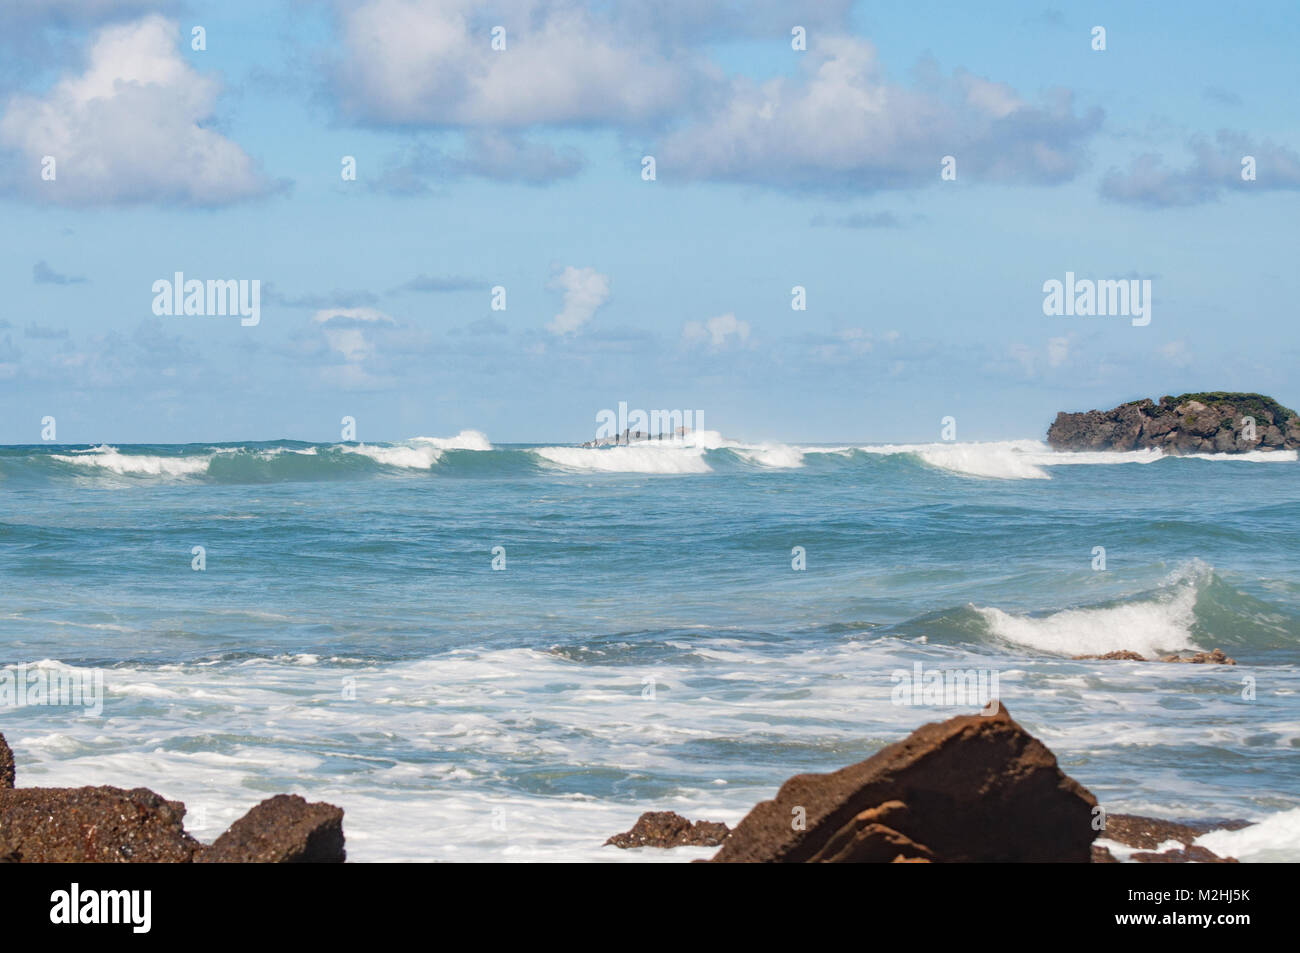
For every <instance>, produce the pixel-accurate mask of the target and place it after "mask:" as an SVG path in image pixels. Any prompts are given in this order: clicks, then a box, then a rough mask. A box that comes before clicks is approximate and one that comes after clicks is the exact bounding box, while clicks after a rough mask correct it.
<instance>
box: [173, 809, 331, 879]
mask: <svg viewBox="0 0 1300 953" xmlns="http://www.w3.org/2000/svg"><path fill="white" fill-rule="evenodd" d="M346 859H347V853H346V851H344V849H343V809H342V808H339V807H335V806H334V805H333V804H324V803H317V804H308V803H307V801H306V800H304V799H303V798H301V797H299V796H298V795H296V794H277V795H276V796H275V797H272V798H267V799H266V800H265V801H263V802H262V803H261V804H258V805H257V806H256V807H254V808H253V809H252V810H250V811H249V812H248V813H247V814H245V815H244V816H243V817H241V818H240V819H239V820H237V821H235V823H233V824H231V825H230V829H229V830H228V831H226V832H225V833H224V834H222V835H221V836H220V837H218V838H217V839H216V841H215V842H214V843H213V845H212V846H211V847H209V848H207V849H206V850H204V851H203V852H202V853H201V854H199V855H198V856H197V857H195V858H194V860H195V862H196V863H204V864H254V863H261V864H341V863H343V861H344V860H346Z"/></svg>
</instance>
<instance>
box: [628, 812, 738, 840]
mask: <svg viewBox="0 0 1300 953" xmlns="http://www.w3.org/2000/svg"><path fill="white" fill-rule="evenodd" d="M730 833H731V829H730V828H729V827H727V825H726V824H723V823H720V822H718V821H696V822H695V823H694V824H692V823H691V822H690V821H689V820H687V819H686V818H684V817H682V816H681V815H680V814H678V813H676V812H674V811H646V812H645V813H644V814H642V815H641V816H640V817H638V818H637V819H636V823H635V824H633V825H632V829H631V830H629V831H624V832H623V833H622V834H615V835H614V836H613V837H611V838H609V840H607V841H605V844H606V845H609V844H613V845H614V846H615V847H623V848H628V847H717V846H718V845H719V844H721V843H722V842H723V841H724V840H726V839H727V835H728V834H730Z"/></svg>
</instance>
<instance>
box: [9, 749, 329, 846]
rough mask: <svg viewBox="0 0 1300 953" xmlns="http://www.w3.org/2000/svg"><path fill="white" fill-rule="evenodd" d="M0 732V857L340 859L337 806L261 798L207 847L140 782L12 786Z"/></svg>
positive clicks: (175, 810)
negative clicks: (131, 785)
mask: <svg viewBox="0 0 1300 953" xmlns="http://www.w3.org/2000/svg"><path fill="white" fill-rule="evenodd" d="M13 783H14V762H13V752H12V751H10V749H9V746H8V744H6V742H5V738H4V735H2V734H0V863H182V864H183V863H189V862H192V861H194V862H198V861H202V862H207V863H330V862H341V861H343V860H344V859H345V857H346V854H345V853H344V849H343V810H342V809H341V808H337V807H334V806H333V805H332V804H308V803H307V802H306V801H305V800H303V799H302V798H300V797H298V796H297V795H285V794H280V795H277V796H276V797H273V798H270V799H269V800H266V801H263V802H262V803H261V804H259V805H257V806H256V807H254V808H253V809H252V810H251V811H249V812H248V813H247V814H245V815H244V816H243V817H242V818H240V819H239V820H238V821H236V822H235V823H234V824H232V825H231V827H230V830H228V831H226V833H224V834H222V835H221V837H219V838H217V841H216V843H214V844H213V845H212V846H211V847H204V846H203V845H202V844H201V843H199V842H198V841H197V840H195V839H194V838H193V837H191V836H190V835H189V834H187V833H186V832H185V825H184V819H185V805H184V804H182V803H181V802H180V801H169V800H167V799H166V798H164V797H162V796H161V795H158V794H155V793H154V792H153V791H150V790H149V789H147V788H135V789H133V790H130V791H127V790H124V789H122V788H114V787H84V788H15V787H13Z"/></svg>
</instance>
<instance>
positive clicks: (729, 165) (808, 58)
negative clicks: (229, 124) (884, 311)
mask: <svg viewBox="0 0 1300 953" xmlns="http://www.w3.org/2000/svg"><path fill="white" fill-rule="evenodd" d="M804 57H805V58H804V59H803V61H802V62H803V67H804V71H803V75H802V77H799V78H791V77H778V78H776V79H772V80H769V81H767V82H765V83H762V84H756V83H754V82H753V81H752V80H749V79H745V78H740V79H737V80H735V81H734V82H733V84H732V87H731V90H730V93H729V95H727V96H726V97H724V98H723V99H722V101H721V102H720V104H719V105H718V106H717V107H716V108H715V109H714V110H713V112H712V113H711V114H710V115H708V116H707V117H706V118H705V119H703V120H702V121H700V122H697V123H694V124H692V125H688V126H685V127H683V128H681V129H678V130H677V131H675V132H674V133H672V134H670V135H669V136H668V137H667V138H666V140H665V141H664V143H663V144H662V146H661V148H660V149H659V150H658V160H659V162H658V167H659V175H660V177H661V178H662V177H666V176H669V175H679V176H687V177H695V178H709V179H727V180H734V181H745V182H761V183H765V184H774V185H779V186H787V187H805V188H853V189H862V190H870V189H888V188H912V187H916V186H919V185H928V184H930V183H938V182H939V181H940V179H939V164H940V159H941V158H942V157H943V156H945V155H953V156H955V157H956V159H957V174H958V178H959V179H961V178H963V177H972V178H976V179H978V180H983V181H988V180H999V181H1010V182H1020V183H1050V182H1059V181H1064V180H1067V179H1070V178H1072V177H1073V176H1074V175H1075V173H1076V172H1077V171H1078V169H1079V167H1080V165H1081V161H1082V157H1081V154H1080V153H1081V150H1082V144H1083V142H1084V140H1085V139H1086V138H1087V137H1088V136H1089V135H1090V134H1091V133H1092V132H1093V131H1095V129H1096V128H1097V126H1098V125H1099V124H1100V121H1101V114H1100V111H1094V112H1093V113H1091V114H1089V115H1088V116H1087V117H1084V118H1078V117H1076V116H1074V115H1073V112H1072V104H1071V102H1070V98H1069V96H1068V94H1058V95H1057V96H1056V97H1055V99H1054V101H1053V102H1051V103H1049V104H1048V105H1046V106H1042V107H1039V106H1033V105H1031V104H1029V103H1027V102H1025V101H1024V100H1023V99H1021V97H1020V96H1019V95H1018V94H1017V93H1016V92H1015V90H1013V89H1012V88H1011V87H1010V86H1007V85H1006V84H1003V83H994V82H991V81H989V80H986V79H981V78H979V77H976V76H973V75H971V74H969V73H966V72H964V71H958V72H956V73H955V74H954V75H953V76H952V77H951V78H944V77H941V76H939V75H938V73H937V71H935V70H934V69H933V67H928V68H927V69H923V70H922V72H923V74H924V78H923V82H922V83H921V85H919V86H917V87H915V88H910V87H904V86H901V85H898V84H894V83H890V82H889V81H888V80H887V79H886V78H885V76H884V74H883V72H882V70H881V67H880V64H879V62H878V60H877V56H876V50H875V47H874V46H873V45H872V44H871V43H870V42H868V41H866V40H862V39H858V38H855V37H848V36H822V37H821V38H820V39H819V40H818V42H817V44H816V46H815V48H812V49H810V50H809V52H808V53H806V54H804Z"/></svg>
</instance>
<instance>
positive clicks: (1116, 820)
mask: <svg viewBox="0 0 1300 953" xmlns="http://www.w3.org/2000/svg"><path fill="white" fill-rule="evenodd" d="M1249 826H1250V822H1249V821H1242V820H1224V821H1166V820H1161V819H1160V818H1158V817H1143V816H1141V815H1137V814H1109V815H1107V816H1106V826H1105V830H1104V831H1103V832H1101V833H1100V834H1099V835H1098V836H1100V837H1103V838H1105V839H1106V840H1112V841H1116V842H1117V843H1120V844H1123V845H1125V846H1126V847H1140V848H1142V850H1141V851H1139V852H1137V853H1135V854H1133V855H1132V857H1131V858H1130V859H1132V860H1134V861H1136V862H1138V863H1175V864H1182V863H1193V862H1195V863H1220V864H1222V863H1232V864H1235V863H1237V861H1236V859H1235V858H1232V857H1219V856H1218V855H1216V854H1214V853H1213V852H1212V851H1210V850H1208V849H1206V848H1204V847H1197V846H1196V845H1195V844H1194V843H1193V841H1195V840H1196V838H1198V837H1200V836H1201V835H1202V834H1208V833H1209V832H1210V831H1215V830H1228V831H1237V830H1241V829H1242V828H1243V827H1249ZM1170 841H1177V842H1178V843H1180V844H1182V845H1183V846H1182V849H1181V850H1179V849H1168V850H1164V851H1161V852H1159V853H1154V851H1155V849H1156V848H1157V847H1159V846H1160V845H1162V844H1167V843H1169V842H1170ZM1103 849H1104V848H1103Z"/></svg>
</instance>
